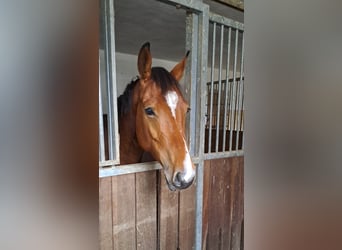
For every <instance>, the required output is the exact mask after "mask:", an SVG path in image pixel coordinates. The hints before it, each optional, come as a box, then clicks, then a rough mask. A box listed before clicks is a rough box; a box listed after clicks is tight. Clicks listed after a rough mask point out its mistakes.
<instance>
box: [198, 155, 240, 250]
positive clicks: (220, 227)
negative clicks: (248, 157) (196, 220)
mask: <svg viewBox="0 0 342 250" xmlns="http://www.w3.org/2000/svg"><path fill="white" fill-rule="evenodd" d="M204 190H205V192H204V194H203V195H204V196H203V241H202V242H203V249H208V250H209V249H234V250H237V249H240V245H241V229H242V227H241V225H242V220H243V157H233V158H226V159H216V160H211V161H206V162H205V169H204Z"/></svg>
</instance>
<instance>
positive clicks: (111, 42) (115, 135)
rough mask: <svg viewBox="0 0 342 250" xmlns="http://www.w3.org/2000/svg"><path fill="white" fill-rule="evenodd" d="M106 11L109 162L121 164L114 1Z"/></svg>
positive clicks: (107, 3)
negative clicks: (113, 161) (114, 161)
mask: <svg viewBox="0 0 342 250" xmlns="http://www.w3.org/2000/svg"><path fill="white" fill-rule="evenodd" d="M105 11H106V69H107V91H108V92H107V95H108V145H109V160H116V161H117V162H119V153H120V152H119V132H118V117H117V99H116V96H117V95H116V92H117V91H116V65H115V25H114V19H115V18H114V0H107V1H106V5H105Z"/></svg>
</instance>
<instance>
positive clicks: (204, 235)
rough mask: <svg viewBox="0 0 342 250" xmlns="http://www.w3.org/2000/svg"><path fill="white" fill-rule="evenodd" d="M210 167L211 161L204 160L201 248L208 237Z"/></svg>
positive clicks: (205, 244) (204, 246)
mask: <svg viewBox="0 0 342 250" xmlns="http://www.w3.org/2000/svg"><path fill="white" fill-rule="evenodd" d="M210 167H211V161H204V171H203V210H202V245H203V247H202V249H207V243H208V241H207V239H208V224H209V221H208V215H209V202H208V200H209V193H210Z"/></svg>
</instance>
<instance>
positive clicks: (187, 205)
mask: <svg viewBox="0 0 342 250" xmlns="http://www.w3.org/2000/svg"><path fill="white" fill-rule="evenodd" d="M195 209H196V185H195V183H194V184H192V185H191V186H190V187H189V188H187V189H185V190H182V191H180V192H179V232H178V234H179V236H178V238H179V243H178V248H179V249H182V250H191V249H194V247H195V217H196V212H195Z"/></svg>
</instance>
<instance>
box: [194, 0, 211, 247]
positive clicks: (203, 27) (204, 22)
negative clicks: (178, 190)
mask: <svg viewBox="0 0 342 250" xmlns="http://www.w3.org/2000/svg"><path fill="white" fill-rule="evenodd" d="M198 17H199V18H198V21H199V22H198V34H199V35H198V41H199V44H198V45H199V46H198V52H199V53H198V60H199V63H198V76H199V77H198V79H199V81H198V83H199V86H200V91H198V101H199V103H200V107H201V110H200V111H201V115H200V118H201V120H200V124H199V125H200V131H199V137H200V141H199V145H200V146H199V164H198V166H197V178H196V179H197V180H196V184H197V185H196V222H195V224H196V225H195V249H196V250H201V249H202V216H203V167H204V162H203V159H204V140H205V113H206V110H205V102H206V99H207V64H208V61H207V60H208V34H209V6H208V5H206V4H203V12H202V13H200V14H199V16H198Z"/></svg>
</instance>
